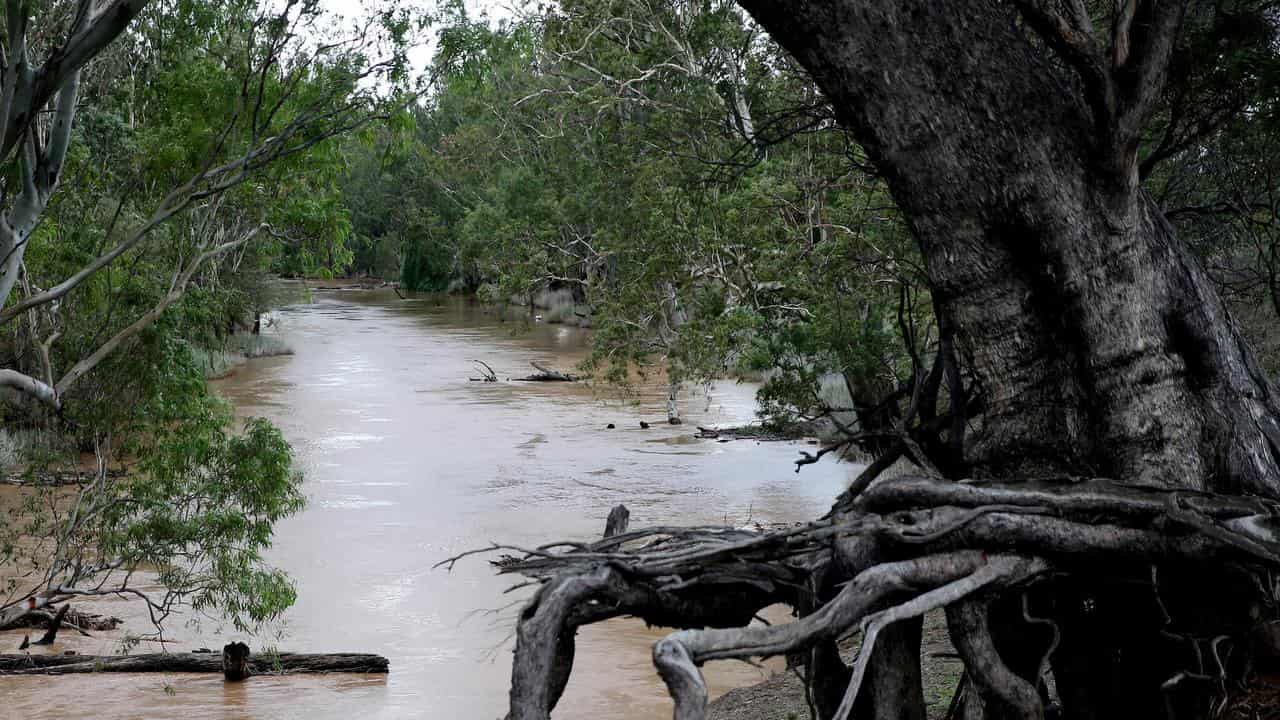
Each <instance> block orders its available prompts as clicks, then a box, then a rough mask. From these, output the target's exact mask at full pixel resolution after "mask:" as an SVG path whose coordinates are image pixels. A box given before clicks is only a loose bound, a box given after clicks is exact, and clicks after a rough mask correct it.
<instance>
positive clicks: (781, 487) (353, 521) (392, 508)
mask: <svg viewBox="0 0 1280 720" xmlns="http://www.w3.org/2000/svg"><path fill="white" fill-rule="evenodd" d="M514 330H516V326H515V324H514V323H511V322H508V323H502V322H499V321H498V320H497V318H496V317H495V316H493V315H489V314H485V313H484V312H483V311H482V310H480V309H479V308H478V307H476V306H475V305H473V304H469V303H467V302H464V301H459V300H456V299H435V298H423V299H416V300H410V301H400V300H398V299H396V297H395V296H394V295H391V294H380V293H360V294H327V295H326V294H320V295H318V297H317V299H316V301H315V302H314V303H313V304H311V305H305V306H299V307H294V308H290V309H287V310H285V311H283V312H281V313H280V314H279V322H278V324H277V327H276V331H277V332H280V333H281V334H282V336H283V337H284V338H285V339H286V340H287V341H288V343H289V344H290V345H292V346H293V348H294V350H295V354H294V355H293V356H289V357H279V358H267V359H263V360H259V361H254V362H253V363H251V364H250V365H249V366H248V367H247V368H245V369H242V370H241V371H240V372H238V373H237V374H235V375H234V376H232V377H231V378H229V379H227V380H224V381H220V382H219V383H217V389H218V392H220V393H222V394H223V395H224V396H226V397H227V398H229V399H230V400H231V401H232V402H233V403H234V404H235V405H236V407H237V410H238V411H239V412H240V413H241V414H243V415H262V416H266V417H267V418H270V419H271V420H272V421H273V422H275V423H277V424H278V425H279V426H280V427H281V429H282V430H283V431H284V433H285V435H286V436H287V437H288V438H289V440H290V441H291V442H292V443H293V444H294V447H295V449H296V452H297V455H298V459H299V461H300V463H301V465H302V468H303V470H304V472H305V473H306V493H307V496H308V499H309V504H308V507H307V509H306V510H305V511H304V512H303V513H301V514H300V515H298V516H297V517H294V518H291V519H289V520H288V521H286V522H284V523H282V524H281V525H280V526H279V528H278V531H277V540H276V546H275V548H274V549H273V550H272V552H271V559H272V560H273V561H274V562H275V563H277V564H279V565H280V566H281V567H283V568H285V569H286V570H288V571H289V572H290V573H291V574H292V575H293V577H294V578H295V579H296V581H297V584H298V591H299V593H298V603H297V605H296V606H295V607H294V608H292V609H291V610H290V612H289V613H288V616H287V618H286V621H285V624H284V627H283V628H282V631H283V633H284V635H283V637H281V638H280V639H278V640H277V639H275V638H266V639H261V640H258V641H256V642H257V645H258V646H265V645H278V646H279V647H281V648H283V649H289V650H295V651H301V652H337V651H358V652H376V653H380V654H383V655H386V656H388V657H389V658H390V659H391V668H392V673H391V675H390V676H389V677H386V678H362V677H345V676H334V677H291V678H264V677H260V678H254V679H252V680H251V681H250V682H247V683H244V684H242V685H224V684H223V683H222V682H221V681H220V679H218V678H210V677H183V676H169V677H164V678H161V677H156V676H121V675H115V676H106V675H104V676H88V677H65V678H58V679H56V680H49V679H47V678H40V679H36V678H20V679H19V678H13V679H5V680H3V681H0V697H3V698H4V701H5V707H6V711H7V712H8V713H11V714H12V715H13V716H14V717H19V716H25V717H38V716H46V717H80V716H83V715H84V712H85V710H86V705H85V701H86V699H87V698H93V700H94V705H95V708H96V709H95V711H94V712H93V716H94V717H112V718H126V717H127V718H135V717H174V716H177V715H182V716H183V717H185V718H241V717H245V718H248V717H254V718H261V717H272V718H294V717H297V718H301V717H306V718H308V720H322V719H323V718H350V717H360V718H400V717H426V716H434V717H459V718H497V717H501V716H502V714H503V713H504V711H505V705H506V690H507V680H508V677H509V672H510V651H511V635H512V632H513V627H514V617H515V612H516V606H515V605H509V603H512V602H513V601H518V600H519V599H520V597H523V596H513V595H512V594H506V595H504V594H503V590H505V589H506V588H507V587H508V586H509V585H510V584H511V583H512V579H511V578H503V577H498V576H496V575H495V574H494V573H493V571H492V568H491V567H490V566H489V565H488V563H486V562H485V561H484V560H483V559H475V560H472V561H464V562H462V563H460V564H459V565H458V566H457V567H456V568H455V569H454V570H453V571H452V572H445V571H443V570H438V569H433V565H435V564H436V563H437V562H439V561H440V560H442V559H444V558H447V557H449V556H451V555H453V554H456V553H459V552H461V551H464V550H468V549H471V548H476V547H480V546H484V545H487V544H489V543H491V542H503V543H509V544H513V545H521V546H533V545H538V544H542V543H546V542H548V541H550V540H553V539H562V538H571V539H587V538H591V537H595V536H597V535H598V534H599V533H600V531H601V530H602V528H603V527H604V518H605V516H606V515H607V514H608V511H609V508H610V507H612V506H613V505H615V504H617V503H619V502H624V503H626V504H627V506H628V507H629V508H630V509H631V521H632V525H633V526H637V525H645V524H659V523H662V524H671V523H689V524H700V523H723V522H729V523H733V524H741V523H744V522H746V521H748V520H755V521H760V522H790V521H796V520H800V519H806V518H810V517H813V516H814V515H815V514H816V513H820V512H821V511H822V510H823V509H825V508H826V506H827V505H828V503H829V502H830V500H831V498H832V497H834V495H835V494H836V492H838V490H839V488H840V487H841V485H842V483H844V482H846V481H847V477H848V473H849V472H851V471H852V470H853V469H854V468H850V467H848V466H839V465H835V464H827V463H820V464H818V465H814V466H810V467H808V468H806V469H805V472H803V473H802V474H799V475H797V474H795V473H794V472H792V470H793V467H792V465H791V460H792V458H794V457H795V456H796V450H797V448H796V447H795V446H793V445H788V444H782V443H755V442H749V441H739V442H733V443H717V442H715V441H711V440H694V439H692V438H691V437H690V434H691V432H690V428H692V427H693V426H694V425H707V424H714V423H736V422H745V421H749V420H751V419H752V417H753V409H754V399H753V392H754V388H753V387H751V386H748V385H737V384H733V383H722V384H719V385H717V386H716V387H714V388H713V389H712V391H711V392H710V394H709V395H699V396H697V397H692V398H690V399H689V402H688V405H689V411H688V413H687V419H688V421H689V424H687V425H685V426H684V427H672V426H669V425H667V424H665V423H662V424H659V423H658V422H654V425H653V427H652V429H649V430H642V429H640V427H639V421H640V420H641V419H647V420H649V421H660V420H662V419H663V418H665V412H664V410H663V400H664V399H665V396H664V393H663V392H662V391H661V389H659V388H650V389H644V388H642V389H641V392H640V393H639V394H638V395H637V396H635V397H632V398H630V399H629V400H627V401H625V402H624V401H620V400H617V399H614V398H612V396H611V395H609V394H608V393H605V392H603V391H593V390H592V389H591V388H589V387H586V386H584V385H580V384H574V385H570V384H564V383H519V382H501V383H481V382H470V381H468V379H467V378H468V376H470V375H474V370H473V366H472V363H471V361H472V360H483V361H485V362H486V363H488V364H489V365H491V366H493V368H494V370H495V371H496V372H497V374H498V376H499V377H500V378H502V379H504V380H505V379H506V378H509V377H518V376H522V375H525V374H527V373H528V372H530V370H529V366H528V362H529V361H530V360H533V361H542V362H546V363H548V364H551V365H554V366H556V367H559V368H563V369H568V368H571V367H572V366H573V365H574V364H575V363H577V362H578V361H579V360H580V359H581V358H582V357H583V356H584V354H585V348H584V341H585V334H584V333H583V332H582V331H580V330H577V329H574V328H568V327H563V326H547V325H534V326H532V327H531V328H529V329H528V332H524V333H514V332H513V331H514ZM609 423H615V424H616V425H617V428H618V429H615V430H609V429H607V428H606V425H607V424H609ZM773 619H782V618H777V617H775V618H773ZM179 634H181V633H179ZM661 635H662V631H660V630H651V629H648V628H645V627H644V625H643V624H642V623H640V622H638V621H635V620H627V619H624V620H616V621H611V622H609V623H605V624H603V625H600V626H593V627H589V628H584V629H583V630H582V631H581V632H580V634H579V641H578V660H577V664H576V667H575V673H574V676H573V678H572V680H571V682H570V684H569V687H568V689H567V691H566V695H565V698H564V699H563V700H562V702H561V706H560V708H559V709H558V710H557V711H556V713H555V717H556V718H566V719H568V718H598V719H601V720H606V719H609V718H617V719H622V718H628V719H630V718H659V717H669V716H670V715H669V713H670V706H669V704H668V701H667V700H666V699H665V695H664V693H663V690H662V687H661V683H660V682H659V681H658V679H657V677H656V675H655V674H654V671H653V669H652V666H651V665H650V662H649V645H650V644H651V643H652V642H653V641H654V640H655V639H656V638H658V637H660V636H661ZM194 637H196V636H195V635H194V634H193V635H190V636H188V637H186V638H185V639H187V640H188V641H192V639H193V638H194ZM224 638H225V636H217V637H212V638H209V639H208V640H207V642H210V643H212V642H222V641H223V639H224ZM86 642H87V641H86ZM93 651H104V650H103V649H101V648H97V647H91V648H88V649H83V650H82V652H93ZM107 652H109V650H107ZM707 672H708V678H709V680H710V682H711V685H712V689H713V692H716V691H723V690H725V689H727V688H728V687H731V686H733V685H738V684H744V683H748V682H752V681H754V680H756V679H759V678H760V677H762V674H761V673H762V671H761V670H758V669H756V668H753V667H751V666H748V665H746V664H742V663H713V664H712V665H711V666H709V668H708V671H707ZM166 688H167V690H166Z"/></svg>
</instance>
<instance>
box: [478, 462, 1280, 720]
mask: <svg viewBox="0 0 1280 720" xmlns="http://www.w3.org/2000/svg"><path fill="white" fill-rule="evenodd" d="M1276 510H1277V507H1276V506H1275V504H1274V503H1269V502H1267V501H1264V500H1261V499H1258V498H1253V497H1244V496H1223V495H1212V496H1210V495H1196V494H1193V493H1185V492H1179V493H1174V492H1171V491H1165V490H1161V489H1158V488H1151V487H1132V486H1126V485H1123V484H1120V483H1115V482H1111V481H1105V480H1087V481H1078V480H1075V479H1070V478H1059V479H1045V480H1040V481H1028V482H1025V483H1020V484H1016V485H1000V484H991V483H972V482H966V483H956V482H951V481H945V480H941V479H938V478H929V477H907V478H895V479H894V480H892V481H886V482H882V483H880V484H878V485H875V486H873V487H869V488H867V489H866V490H865V491H864V492H863V493H862V494H860V495H858V496H857V497H854V498H850V499H848V500H847V503H846V505H845V506H844V507H842V508H840V509H838V510H835V511H833V512H832V513H831V514H829V515H828V516H827V517H826V518H824V519H823V520H820V521H818V522H814V523H809V524H805V525H799V526H795V527H790V528H785V529H779V530H773V531H766V532H751V531H744V530H735V529H729V528H690V529H681V528H669V527H664V528H649V529H641V530H633V531H629V532H623V533H619V534H616V535H613V536H611V537H608V538H605V539H601V540H598V541H595V542H592V543H556V544H551V545H546V546H542V547H540V548H536V549H532V550H529V551H525V553H524V555H523V557H508V558H507V559H506V560H505V561H504V563H503V566H502V568H501V572H519V573H521V574H524V575H526V576H529V577H531V578H533V580H534V581H535V582H539V583H541V584H542V587H541V589H540V590H539V591H538V593H537V594H536V595H535V597H534V599H533V600H532V601H531V602H530V604H529V605H528V607H527V608H526V609H525V611H524V612H523V613H522V614H521V617H520V620H519V624H518V630H517V645H516V662H515V667H514V669H513V674H512V689H511V700H512V704H511V712H510V715H509V716H508V717H509V718H510V720H546V718H548V717H549V714H550V712H551V710H552V709H553V708H554V706H555V702H556V700H557V699H558V698H559V695H560V692H561V691H562V690H563V687H564V683H565V682H566V681H567V673H568V672H569V667H568V666H569V665H571V657H572V651H571V645H570V649H569V650H567V651H566V644H571V642H572V634H573V632H574V631H576V629H577V628H578V627H579V626H581V625H583V624H586V623H590V622H596V621H599V620H602V619H605V618H607V617H614V616H617V615H622V614H628V615H634V616H637V617H640V618H642V619H644V620H645V621H646V622H649V623H652V624H658V625H665V626H669V627H677V628H679V627H684V628H697V629H686V630H680V631H677V632H674V633H672V634H671V635H668V636H667V637H666V638H664V639H663V640H662V641H660V642H659V643H658V644H657V645H655V647H654V652H653V660H654V663H655V666H656V667H657V669H658V671H659V673H660V675H661V676H662V677H663V679H664V681H665V682H666V683H667V685H668V690H669V692H670V693H671V695H672V698H673V699H674V700H675V704H676V715H675V716H676V717H677V718H682V719H686V720H694V719H697V718H703V717H705V712H706V687H705V684H704V683H703V681H702V677H701V673H700V671H699V670H698V667H699V666H700V665H701V664H702V663H704V662H706V661H709V660H715V659H724V658H739V659H747V658H752V657H758V656H771V655H782V654H787V653H794V652H798V651H803V650H806V649H808V648H817V647H822V646H824V644H826V643H830V642H831V641H833V640H835V639H837V638H838V637H840V636H841V635H844V634H847V633H849V632H851V631H853V630H854V629H855V628H856V627H857V626H858V625H859V624H861V626H862V627H863V629H864V631H865V636H864V646H863V647H864V650H863V653H862V654H861V655H860V656H859V661H858V664H857V665H856V666H855V668H854V669H853V672H852V673H851V674H850V675H848V676H846V677H848V678H849V680H848V682H847V684H846V685H845V691H844V692H845V695H844V698H843V700H842V705H841V709H840V712H838V713H837V714H836V715H835V717H837V718H843V717H845V715H847V713H848V712H849V711H850V710H851V709H852V707H853V702H854V700H855V699H856V698H857V696H858V693H859V689H860V686H861V685H862V684H864V683H866V682H868V681H869V680H868V678H869V677H870V676H869V675H868V674H867V673H868V663H870V662H871V658H872V656H873V653H874V649H875V643H876V638H877V637H878V636H879V635H880V633H881V632H882V630H884V629H885V628H887V627H888V626H889V625H890V624H892V623H895V622H899V621H902V620H906V619H908V618H915V617H919V616H920V615H921V614H923V613H924V612H926V611H928V610H930V609H933V608H938V607H946V608H949V612H950V614H951V616H952V618H951V620H952V626H953V629H954V632H955V633H956V634H957V638H958V639H957V640H956V642H957V647H958V648H960V652H961V655H962V657H963V658H964V659H965V661H966V664H967V667H968V673H969V675H968V677H969V681H970V683H971V684H972V686H973V688H974V689H975V690H976V693H970V694H969V695H968V697H971V698H981V699H980V700H979V699H974V700H971V702H984V703H991V704H993V705H992V706H993V707H994V706H999V707H1002V708H1008V710H1009V712H1011V713H1013V714H1016V715H1017V716H1019V717H1041V716H1042V715H1043V712H1044V708H1043V706H1042V704H1041V703H1040V699H1039V694H1038V690H1037V689H1036V687H1035V685H1034V683H1033V682H1031V681H1028V680H1025V679H1019V682H1021V684H1022V685H1017V684H1016V683H1013V681H1011V680H1009V679H1008V675H1009V674H1011V671H1010V670H1009V669H1008V668H1007V667H1006V666H1005V665H1004V663H1003V661H1001V660H1000V658H999V656H998V655H997V654H996V653H995V649H994V648H995V645H994V642H993V641H992V640H991V639H990V637H989V635H990V633H989V630H988V629H987V628H986V625H985V612H986V610H985V607H986V605H985V603H986V600H982V601H978V600H971V599H970V598H971V596H973V595H974V593H976V592H978V591H983V592H984V593H986V592H992V593H994V592H997V591H1001V590H1006V589H1008V588H1011V587H1013V586H1015V585H1016V584H1018V583H1021V582H1023V581H1025V580H1026V579H1027V578H1029V577H1031V576H1034V575H1037V574H1041V573H1044V572H1045V570H1046V569H1047V568H1048V567H1049V566H1050V565H1052V566H1053V567H1054V568H1055V571H1057V572H1059V573H1087V572H1090V571H1094V570H1096V568H1097V566H1098V564H1099V562H1105V563H1109V564H1112V565H1113V566H1117V567H1118V566H1123V565H1124V564H1125V563H1128V564H1130V565H1132V566H1139V567H1148V566H1149V564H1152V563H1194V564H1201V565H1204V566H1206V567H1207V566H1213V565H1220V564H1222V563H1236V564H1246V565H1248V564H1256V563H1258V562H1263V563H1265V564H1268V565H1280V560H1277V558H1280V536H1277V535H1276V534H1275V533H1274V532H1273V531H1272V530H1271V528H1272V527H1273V526H1276V525H1277V522H1278V520H1277V517H1276ZM813 577H828V579H829V580H830V582H838V579H839V578H840V577H847V578H848V581H847V582H846V583H845V584H844V585H843V587H842V588H841V589H840V590H839V592H837V593H835V594H834V596H832V597H831V599H829V600H827V601H825V602H822V603H820V604H819V606H817V607H816V609H813V610H812V612H809V613H808V614H806V615H804V617H801V618H800V619H798V620H796V621H794V622H791V623H787V624H783V625H774V626H768V627H761V626H749V623H750V621H751V618H752V617H753V616H754V615H755V613H756V612H758V610H759V609H761V608H763V607H764V606H766V605H769V604H772V603H776V602H783V603H787V604H790V605H792V606H793V607H797V608H798V607H801V606H803V605H805V604H806V603H811V602H812V600H813V597H814V596H813V595H812V592H813V591H812V590H810V589H809V588H810V587H811V585H810V582H811V581H810V579H811V578H813ZM833 578H834V579H833ZM824 582H825V581H824ZM984 597H985V596H984ZM979 608H980V609H981V612H982V616H981V617H979V613H978V609H979ZM1024 612H1025V609H1024ZM1042 622H1043V621H1042ZM1046 656H1047V654H1046ZM566 658H567V659H566ZM1044 664H1045V662H1044V661H1042V662H1041V665H1042V666H1043V665H1044ZM1023 686H1025V687H1023Z"/></svg>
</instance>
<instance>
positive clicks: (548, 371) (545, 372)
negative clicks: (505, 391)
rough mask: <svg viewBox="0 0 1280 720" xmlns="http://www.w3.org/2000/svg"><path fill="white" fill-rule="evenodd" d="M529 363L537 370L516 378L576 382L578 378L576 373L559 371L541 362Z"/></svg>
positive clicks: (535, 380) (533, 380) (531, 380)
mask: <svg viewBox="0 0 1280 720" xmlns="http://www.w3.org/2000/svg"><path fill="white" fill-rule="evenodd" d="M529 364H530V365H532V366H533V369H535V370H537V371H538V372H536V373H534V374H532V375H526V376H524V377H519V378H516V380H520V381H523V382H576V381H577V380H578V377H577V376H576V375H571V374H569V373H563V372H560V371H559V370H555V369H552V368H549V367H547V366H546V365H542V364H541V363H536V362H530V363H529Z"/></svg>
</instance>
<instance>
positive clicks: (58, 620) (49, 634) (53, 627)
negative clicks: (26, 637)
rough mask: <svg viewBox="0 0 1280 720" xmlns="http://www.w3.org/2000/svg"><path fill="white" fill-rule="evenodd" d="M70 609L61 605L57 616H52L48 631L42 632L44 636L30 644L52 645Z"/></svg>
mask: <svg viewBox="0 0 1280 720" xmlns="http://www.w3.org/2000/svg"><path fill="white" fill-rule="evenodd" d="M70 608H71V606H70V605H63V606H62V607H60V608H58V614H57V615H54V616H53V620H51V621H50V622H49V629H48V630H45V631H44V636H43V637H41V638H40V639H39V640H37V641H35V642H33V643H31V644H32V645H52V644H53V643H54V641H56V640H57V639H58V628H60V627H62V619H63V618H64V617H66V616H67V610H69V609H70Z"/></svg>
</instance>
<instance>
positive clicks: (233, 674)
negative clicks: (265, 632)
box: [222, 642, 249, 682]
mask: <svg viewBox="0 0 1280 720" xmlns="http://www.w3.org/2000/svg"><path fill="white" fill-rule="evenodd" d="M222 676H223V677H224V678H226V679H227V681H228V682H240V681H242V680H244V679H246V678H248V677H249V646H248V645H245V644H244V643H242V642H232V643H227V644H226V645H224V646H223V648H222Z"/></svg>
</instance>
